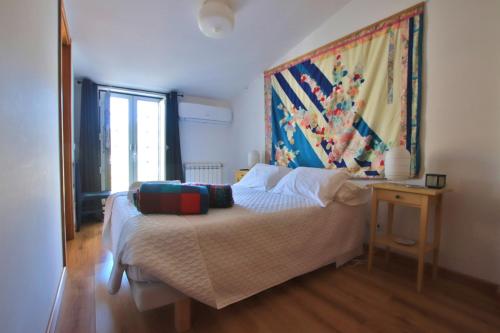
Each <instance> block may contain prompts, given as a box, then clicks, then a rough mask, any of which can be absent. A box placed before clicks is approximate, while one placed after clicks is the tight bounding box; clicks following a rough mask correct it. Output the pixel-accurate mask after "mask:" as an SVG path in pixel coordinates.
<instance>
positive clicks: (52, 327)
mask: <svg viewBox="0 0 500 333" xmlns="http://www.w3.org/2000/svg"><path fill="white" fill-rule="evenodd" d="M65 285H66V267H63V271H62V273H61V278H60V279H59V286H58V287H57V293H56V298H55V300H54V304H53V306H52V311H51V312H50V318H49V322H48V324H47V329H46V330H45V332H46V333H54V332H55V331H56V325H57V321H58V319H59V313H60V310H61V303H62V297H63V293H64V286H65Z"/></svg>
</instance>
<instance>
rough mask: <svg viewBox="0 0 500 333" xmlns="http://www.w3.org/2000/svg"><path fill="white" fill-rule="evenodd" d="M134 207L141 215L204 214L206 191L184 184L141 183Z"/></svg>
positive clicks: (207, 201) (206, 202)
mask: <svg viewBox="0 0 500 333" xmlns="http://www.w3.org/2000/svg"><path fill="white" fill-rule="evenodd" d="M136 206H137V209H138V210H139V211H140V212H141V213H143V214H178V215H188V214H206V213H207V212H208V207H209V195H208V189H207V188H206V187H204V186H194V185H184V184H161V183H154V182H152V183H143V184H141V186H140V188H139V189H138V190H137V195H136Z"/></svg>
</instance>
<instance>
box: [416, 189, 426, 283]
mask: <svg viewBox="0 0 500 333" xmlns="http://www.w3.org/2000/svg"><path fill="white" fill-rule="evenodd" d="M423 200H424V202H423V203H422V206H421V207H420V236H419V239H418V272H417V291H418V292H421V291H422V283H423V279H424V263H425V244H426V242H427V223H428V215H429V214H428V213H429V198H428V197H425V198H424V199H423Z"/></svg>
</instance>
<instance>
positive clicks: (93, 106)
mask: <svg viewBox="0 0 500 333" xmlns="http://www.w3.org/2000/svg"><path fill="white" fill-rule="evenodd" d="M79 142H80V147H79V158H78V164H79V165H78V169H79V174H80V189H79V190H80V191H81V192H97V191H100V190H101V174H100V172H99V165H100V157H101V152H100V142H99V99H98V97H97V84H95V83H94V82H92V81H90V80H89V79H84V80H83V82H82V104H81V115H80V140H79Z"/></svg>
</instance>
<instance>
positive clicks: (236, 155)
mask: <svg viewBox="0 0 500 333" xmlns="http://www.w3.org/2000/svg"><path fill="white" fill-rule="evenodd" d="M232 108H233V128H232V137H233V138H232V140H233V141H232V142H233V144H234V149H233V164H232V172H233V173H234V172H235V171H236V170H237V169H244V168H247V167H248V152H249V151H251V150H257V151H259V152H260V158H261V161H263V160H264V145H265V136H264V131H265V129H264V77H263V76H262V75H260V76H259V77H257V78H256V79H255V80H254V81H252V82H250V84H249V85H248V87H247V88H246V89H245V90H244V91H243V92H242V93H241V94H240V95H238V96H237V97H236V98H235V99H234V100H233V101H232Z"/></svg>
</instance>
